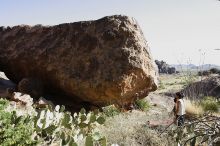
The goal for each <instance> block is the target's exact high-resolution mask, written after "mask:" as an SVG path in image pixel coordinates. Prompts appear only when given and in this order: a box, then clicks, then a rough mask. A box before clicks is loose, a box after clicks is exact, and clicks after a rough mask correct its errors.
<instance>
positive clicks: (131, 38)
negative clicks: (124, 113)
mask: <svg viewBox="0 0 220 146" xmlns="http://www.w3.org/2000/svg"><path fill="white" fill-rule="evenodd" d="M0 52H1V53H0V70H2V71H4V72H5V73H6V75H7V76H8V78H9V79H11V80H12V81H14V82H16V83H19V82H20V81H21V80H22V79H23V78H25V79H24V80H23V81H22V82H23V83H20V85H23V84H24V83H28V84H30V80H29V79H31V81H33V82H34V80H35V81H39V82H40V83H42V86H43V88H44V93H51V94H61V95H67V96H70V97H72V99H73V100H72V102H74V101H75V100H80V101H85V102H89V103H92V104H95V105H106V104H111V103H116V104H119V105H124V104H129V103H131V102H133V101H134V100H135V99H136V98H143V97H145V96H147V95H148V93H149V92H151V91H154V90H156V89H157V72H156V71H155V67H154V61H153V60H152V57H151V54H150V52H149V47H148V45H147V43H146V41H145V38H144V36H143V33H142V31H141V29H140V27H139V26H138V24H137V22H136V21H135V20H134V19H133V18H130V17H127V16H120V15H116V16H109V17H104V18H102V19H99V20H96V21H85V22H76V23H67V24H60V25H56V26H41V25H36V26H33V27H31V26H26V25H25V26H15V27H12V28H10V27H7V28H4V27H1V28H0ZM39 82H38V83H39ZM32 84H34V83H32ZM37 86H38V85H37ZM33 87H34V86H33ZM22 90H23V88H22ZM33 90H34V89H33ZM24 91H25V89H24ZM28 91H29V90H28ZM39 96H40V95H39Z"/></svg>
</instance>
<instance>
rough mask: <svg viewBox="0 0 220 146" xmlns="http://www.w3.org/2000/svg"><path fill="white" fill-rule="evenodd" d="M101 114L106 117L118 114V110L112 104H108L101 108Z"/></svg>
mask: <svg viewBox="0 0 220 146" xmlns="http://www.w3.org/2000/svg"><path fill="white" fill-rule="evenodd" d="M102 110H103V114H104V115H105V116H107V117H113V116H116V115H119V114H120V112H121V111H120V110H119V109H118V108H117V107H115V106H114V105H109V106H106V107H103V108H102Z"/></svg>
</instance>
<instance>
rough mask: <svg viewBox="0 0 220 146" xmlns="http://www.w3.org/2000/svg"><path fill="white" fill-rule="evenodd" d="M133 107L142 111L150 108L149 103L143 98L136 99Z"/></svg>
mask: <svg viewBox="0 0 220 146" xmlns="http://www.w3.org/2000/svg"><path fill="white" fill-rule="evenodd" d="M135 107H136V108H137V109H140V110H142V111H147V110H148V109H149V108H150V104H149V103H148V102H147V101H146V100H144V99H138V100H136V101H135Z"/></svg>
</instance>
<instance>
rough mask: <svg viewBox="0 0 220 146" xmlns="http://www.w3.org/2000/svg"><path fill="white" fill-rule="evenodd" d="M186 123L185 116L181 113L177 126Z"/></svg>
mask: <svg viewBox="0 0 220 146" xmlns="http://www.w3.org/2000/svg"><path fill="white" fill-rule="evenodd" d="M183 124H184V116H183V115H181V116H179V117H178V119H177V126H182V125H183Z"/></svg>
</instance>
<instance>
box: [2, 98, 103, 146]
mask: <svg viewBox="0 0 220 146" xmlns="http://www.w3.org/2000/svg"><path fill="white" fill-rule="evenodd" d="M7 106H8V101H6V100H0V145H2V146H12V145H16V146H24V145H25V146H32V145H37V144H40V145H53V144H60V145H71V146H72V145H74V146H77V144H79V143H80V142H83V141H84V144H85V145H86V146H87V145H88V146H92V145H100V146H105V145H106V139H105V137H102V136H101V135H100V134H99V133H98V132H95V131H94V129H95V127H96V126H97V125H99V124H104V122H105V119H104V117H102V116H101V114H100V113H99V112H98V111H94V112H89V113H86V111H85V109H82V110H81V111H80V112H79V113H74V115H73V116H72V115H71V114H70V113H69V112H66V111H64V110H65V108H64V106H61V107H60V106H59V105H57V106H56V107H55V109H52V108H51V107H48V108H45V109H43V110H39V111H38V113H37V115H31V116H29V115H22V116H17V113H16V111H9V110H8V108H7Z"/></svg>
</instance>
